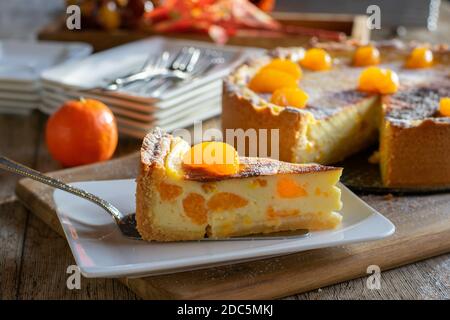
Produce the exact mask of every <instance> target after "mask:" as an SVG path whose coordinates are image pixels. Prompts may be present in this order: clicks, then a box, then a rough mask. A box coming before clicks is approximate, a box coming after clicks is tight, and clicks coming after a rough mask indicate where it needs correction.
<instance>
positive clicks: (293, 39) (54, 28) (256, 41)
mask: <svg viewBox="0 0 450 320" xmlns="http://www.w3.org/2000/svg"><path fill="white" fill-rule="evenodd" d="M274 17H275V18H276V19H277V20H278V21H280V22H281V23H283V24H289V25H296V26H300V27H306V28H319V29H323V30H331V31H338V32H342V33H343V34H345V35H347V36H348V37H349V38H352V39H356V40H359V41H368V40H369V38H370V30H369V29H368V28H367V24H366V21H367V17H366V16H364V15H344V14H333V15H331V14H324V13H320V14H316V13H282V12H279V13H274ZM150 36H164V37H172V38H178V39H187V40H196V41H208V42H211V38H210V37H208V36H207V35H203V34H192V33H169V34H157V33H153V32H150V31H139V30H115V31H111V32H107V31H104V30H92V29H85V28H83V26H82V28H81V30H80V31H77V30H68V29H67V28H66V27H65V20H64V19H58V20H56V21H53V22H52V23H50V24H49V25H47V26H45V27H44V28H43V29H42V30H40V31H39V33H38V38H39V39H40V40H52V41H81V42H86V43H89V44H91V45H92V46H93V47H94V50H95V51H100V50H105V49H109V48H112V47H115V46H118V45H121V44H125V43H128V42H131V41H136V40H140V39H143V38H146V37H150ZM310 39H311V37H309V36H299V35H292V34H291V35H282V36H280V35H273V34H272V35H271V34H270V33H264V34H262V33H259V34H255V33H251V32H247V33H244V32H243V33H240V34H239V35H236V36H234V37H232V38H230V39H229V41H228V42H227V44H228V45H235V46H251V47H260V48H268V49H270V48H274V47H289V46H301V45H305V44H307V43H308V42H309V41H310ZM323 40H327V39H323ZM328 40H330V39H328Z"/></svg>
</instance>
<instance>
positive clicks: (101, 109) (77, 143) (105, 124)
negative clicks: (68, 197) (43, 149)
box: [45, 99, 118, 167]
mask: <svg viewBox="0 0 450 320" xmlns="http://www.w3.org/2000/svg"><path fill="white" fill-rule="evenodd" d="M117 140H118V133H117V124H116V119H115V117H114V115H113V113H112V112H111V110H110V109H109V108H108V107H107V106H106V105H104V104H103V103H102V102H100V101H97V100H93V99H86V100H85V99H80V100H79V101H76V100H71V101H67V102H66V103H64V105H63V106H62V107H61V108H60V109H59V110H58V111H56V112H55V113H54V114H53V115H52V116H51V117H50V118H49V119H48V121H47V125H46V130H45V141H46V143H47V147H48V150H49V152H50V154H51V155H52V157H53V158H54V159H55V160H57V161H59V162H60V163H61V164H62V165H63V166H65V167H72V166H78V165H83V164H89V163H94V162H98V161H104V160H108V159H110V158H111V156H112V155H113V153H114V151H115V149H116V147H117Z"/></svg>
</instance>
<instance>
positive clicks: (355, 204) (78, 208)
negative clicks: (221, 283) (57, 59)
mask: <svg viewBox="0 0 450 320" xmlns="http://www.w3.org/2000/svg"><path fill="white" fill-rule="evenodd" d="M73 185H74V186H77V187H79V188H82V189H85V190H87V191H89V192H91V193H94V194H96V195H98V196H100V197H102V198H103V199H105V200H107V201H110V202H111V203H112V204H114V205H115V206H116V207H117V208H118V209H119V210H120V211H123V212H125V213H129V212H134V211H135V200H134V199H135V187H136V184H135V182H134V180H109V181H92V182H77V183H74V184H73ZM340 187H341V189H342V202H343V204H344V206H343V209H342V210H341V213H342V215H343V217H344V218H343V222H342V225H341V227H339V228H338V229H336V230H328V231H318V232H311V234H310V236H309V237H304V238H299V239H295V240H258V241H251V240H247V241H211V242H209V241H208V242H199V241H191V242H173V243H156V242H155V243H152V242H145V241H141V240H131V239H128V238H126V237H124V236H122V234H121V233H120V231H119V229H118V228H117V226H116V225H115V224H114V222H113V220H112V218H111V217H110V216H109V215H108V214H107V213H106V212H104V211H103V209H101V208H100V207H98V206H97V205H95V204H92V203H90V202H88V201H87V200H84V199H82V198H79V197H77V196H74V195H72V194H69V193H66V192H64V191H60V190H56V191H55V192H54V194H53V198H54V200H55V203H56V207H57V212H58V218H59V220H60V222H61V224H62V226H63V229H64V232H65V234H66V237H67V240H68V242H69V245H70V248H71V250H72V253H73V255H74V257H75V260H76V263H77V265H78V266H79V267H80V269H81V272H82V273H83V275H84V276H86V277H123V276H133V277H137V276H144V275H154V274H163V273H171V272H178V271H186V270H192V269H198V268H204V267H208V266H213V265H221V264H230V263H236V262H242V261H247V260H256V259H261V258H264V257H270V256H276V255H283V254H288V253H294V252H299V251H304V250H310V249H316V248H324V247H331V246H339V245H343V244H348V243H354V242H361V241H368V240H376V239H381V238H384V237H387V236H389V235H391V234H393V233H394V231H395V227H394V225H393V224H392V223H391V222H390V221H389V220H388V219H386V218H385V217H384V216H382V215H381V214H380V213H378V212H377V211H375V210H374V209H372V208H371V207H369V206H368V205H367V204H366V203H364V202H363V201H362V200H361V199H359V198H358V197H357V196H356V195H355V194H353V193H352V192H351V191H350V190H348V189H347V188H346V187H345V186H343V185H340Z"/></svg>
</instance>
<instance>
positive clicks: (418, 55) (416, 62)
mask: <svg viewBox="0 0 450 320" xmlns="http://www.w3.org/2000/svg"><path fill="white" fill-rule="evenodd" d="M432 65H433V52H432V51H431V50H430V49H429V48H427V47H417V48H414V50H413V51H411V53H410V55H409V57H408V59H407V60H406V64H405V67H406V68H410V69H420V68H429V67H431V66H432Z"/></svg>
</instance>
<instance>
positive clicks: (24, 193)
mask: <svg viewBox="0 0 450 320" xmlns="http://www.w3.org/2000/svg"><path fill="white" fill-rule="evenodd" d="M137 164H138V154H132V155H129V156H126V157H123V158H119V159H115V160H112V161H109V162H105V163H101V164H95V165H89V166H84V167H78V168H74V169H67V170H62V171H57V172H53V173H50V174H49V175H51V176H53V177H57V178H59V179H61V180H64V181H66V182H75V181H85V180H105V179H119V178H133V177H135V176H136V173H137ZM16 193H17V195H18V197H19V198H20V199H21V200H22V202H23V203H24V204H25V206H27V207H28V208H29V209H30V210H31V211H32V212H33V213H34V214H36V215H37V216H38V217H39V218H41V219H42V220H43V221H44V222H45V223H47V224H48V225H49V226H50V227H51V228H53V229H54V230H55V231H56V232H58V233H59V234H60V235H62V236H64V235H63V231H62V229H61V226H60V224H59V221H58V218H57V216H56V212H55V205H54V202H53V197H52V193H53V189H52V188H50V187H48V186H46V185H43V184H41V183H38V182H35V181H33V180H30V179H22V180H21V181H20V182H19V183H18V185H17V188H16ZM361 197H362V198H363V200H364V201H366V202H367V203H369V205H371V206H372V207H374V208H375V209H376V210H378V211H379V212H381V213H382V214H383V215H385V216H386V217H388V218H389V219H390V220H391V221H392V222H393V223H394V224H395V225H396V228H397V230H396V233H395V234H394V235H393V236H391V237H390V238H387V239H384V240H380V241H374V242H366V243H360V244H353V245H347V246H341V247H335V248H326V249H317V250H310V251H306V252H301V253H296V254H291V255H286V256H282V257H276V258H269V259H264V260H258V261H253V262H245V263H240V264H234V265H228V266H222V267H215V268H209V269H202V270H195V271H187V272H181V273H175V274H169V275H162V276H153V277H145V278H134V279H132V278H124V279H120V280H121V281H122V282H124V283H125V284H126V285H127V286H128V287H129V288H131V289H132V290H133V291H134V292H136V294H137V295H139V296H141V297H142V298H146V299H271V298H279V297H284V296H288V295H292V294H295V293H300V292H305V291H309V290H313V289H317V288H320V287H324V286H327V285H331V284H335V283H338V282H342V281H345V280H350V279H354V278H357V277H363V276H368V274H367V267H368V266H369V265H378V266H379V267H380V268H381V270H382V271H384V270H387V269H390V268H394V267H398V266H400V265H404V264H407V263H411V262H414V261H417V260H421V259H425V258H428V257H431V256H435V255H439V254H442V253H446V252H449V251H450V193H446V194H442V193H441V194H435V195H426V196H424V195H408V196H403V197H397V196H396V197H392V196H389V195H362V196H361Z"/></svg>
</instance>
